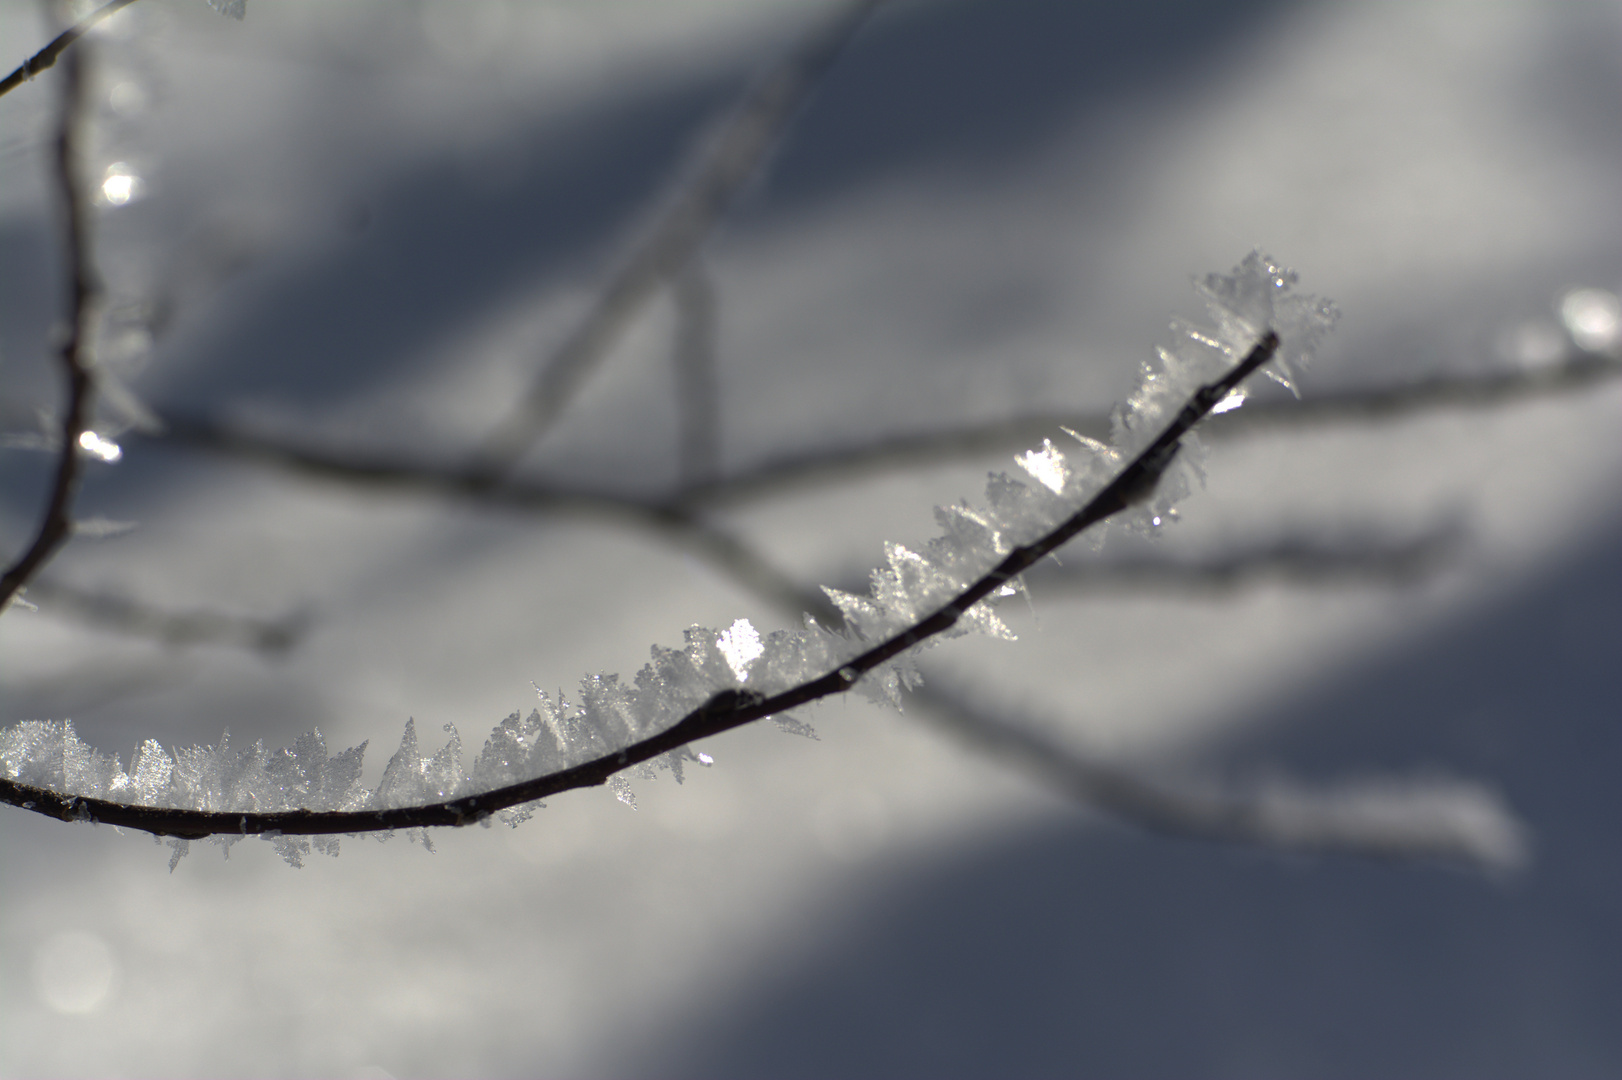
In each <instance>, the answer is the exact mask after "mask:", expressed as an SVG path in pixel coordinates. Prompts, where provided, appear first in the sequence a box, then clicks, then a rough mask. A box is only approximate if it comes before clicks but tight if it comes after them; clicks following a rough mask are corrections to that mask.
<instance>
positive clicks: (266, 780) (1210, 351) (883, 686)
mask: <svg viewBox="0 0 1622 1080" xmlns="http://www.w3.org/2000/svg"><path fill="white" fill-rule="evenodd" d="M1292 280H1293V276H1291V275H1288V274H1287V272H1285V271H1282V270H1280V269H1279V268H1278V267H1276V266H1275V265H1273V264H1272V263H1271V262H1269V261H1267V260H1266V259H1265V258H1263V257H1261V256H1259V255H1252V256H1251V257H1250V258H1249V259H1247V260H1246V262H1245V263H1244V264H1243V265H1242V266H1241V267H1240V268H1239V270H1238V271H1236V274H1235V275H1234V276H1233V277H1217V276H1216V275H1212V276H1211V277H1210V278H1208V279H1207V281H1206V283H1205V285H1204V286H1203V291H1204V292H1205V293H1206V296H1207V300H1208V304H1209V306H1210V308H1211V311H1212V314H1213V315H1214V316H1215V317H1216V319H1217V321H1218V323H1219V327H1218V329H1217V330H1215V331H1192V330H1191V331H1190V332H1189V333H1188V334H1187V335H1186V338H1185V340H1184V341H1183V342H1182V343H1181V345H1180V346H1179V349H1178V351H1177V352H1176V353H1172V352H1165V351H1163V352H1162V360H1163V366H1162V368H1161V369H1160V370H1158V371H1154V372H1151V373H1150V374H1149V375H1148V377H1147V379H1146V381H1145V383H1144V384H1143V386H1142V387H1141V388H1140V390H1139V391H1138V393H1137V394H1135V395H1134V396H1133V398H1132V399H1131V400H1130V401H1129V402H1128V403H1127V405H1126V406H1125V407H1124V408H1123V409H1122V410H1121V411H1120V412H1119V414H1118V416H1117V422H1116V425H1115V426H1116V432H1115V436H1116V438H1115V444H1114V445H1113V446H1105V445H1103V444H1099V443H1095V442H1093V441H1092V440H1086V439H1081V440H1080V441H1081V442H1082V446H1083V450H1084V456H1083V457H1082V459H1081V460H1080V461H1077V460H1075V459H1073V458H1071V457H1070V456H1067V455H1066V454H1064V453H1063V452H1061V451H1060V450H1059V449H1058V448H1056V447H1055V446H1053V444H1052V443H1051V442H1044V446H1043V448H1042V449H1041V450H1038V451H1032V452H1031V453H1029V454H1027V455H1025V457H1024V458H1023V459H1022V461H1021V464H1022V465H1023V467H1024V468H1025V469H1026V471H1027V472H1029V473H1030V474H1031V476H1032V477H1034V478H1035V479H1036V481H1038V483H1037V485H1036V486H1034V487H1031V486H1027V485H1024V484H1020V483H1017V482H1015V481H1012V480H1009V479H1007V478H1006V477H1004V478H994V479H993V482H992V484H991V486H990V488H989V489H988V495H989V496H990V500H991V505H990V507H989V508H988V509H986V510H975V509H973V508H971V507H968V506H966V505H960V506H954V507H947V508H941V509H940V510H938V511H937V517H938V519H939V520H940V522H941V524H942V525H943V526H944V528H945V530H946V531H945V534H944V535H943V536H941V537H939V538H938V539H936V540H935V541H933V542H931V544H930V545H929V546H928V548H927V550H926V551H924V552H914V551H911V550H908V549H906V548H903V547H901V546H900V545H891V547H890V549H889V562H890V567H889V569H888V570H887V571H883V572H877V573H875V576H874V587H873V591H872V594H871V596H870V597H868V598H863V597H857V596H852V595H849V594H842V593H836V592H830V594H829V595H830V599H832V600H833V601H834V602H835V604H837V605H838V607H839V608H840V610H841V612H842V614H843V616H844V620H845V625H846V627H847V632H846V633H844V634H838V633H834V632H831V631H830V630H828V629H826V628H824V627H822V626H820V625H819V624H818V623H816V621H815V620H811V619H808V620H807V622H806V626H805V627H804V629H802V630H800V631H795V632H789V631H779V632H776V633H774V634H772V635H770V637H769V638H768V639H767V640H766V641H765V642H762V641H761V639H760V638H759V636H758V635H757V634H756V633H755V632H754V630H753V628H752V627H750V626H749V625H748V623H747V622H745V621H743V620H740V621H739V623H738V624H736V625H735V626H734V627H733V628H732V629H731V630H729V631H727V632H726V633H725V634H722V635H720V637H716V636H714V635H713V633H712V632H709V631H702V630H699V629H697V628H695V629H694V630H691V631H689V633H688V645H687V648H686V649H685V650H680V651H678V650H660V649H656V650H655V662H654V664H652V665H649V666H648V667H647V668H645V669H644V670H643V672H642V673H641V674H640V675H639V676H638V678H637V680H636V683H635V686H634V687H627V686H621V685H620V684H619V682H618V680H617V679H615V678H613V677H611V676H601V677H597V678H595V679H588V680H587V682H586V683H585V684H584V687H583V694H582V696H583V698H584V699H585V700H584V703H583V707H582V708H579V709H573V710H571V709H569V708H566V707H565V703H564V702H563V701H562V698H561V695H560V697H559V701H558V703H557V704H556V706H554V705H553V704H552V703H551V702H549V701H546V700H545V699H544V698H543V706H544V708H545V710H546V715H544V716H542V715H541V712H540V710H537V711H536V712H535V713H533V714H532V715H531V717H530V719H529V720H528V721H521V720H520V719H519V718H518V715H517V714H514V716H513V717H511V718H509V720H508V721H507V722H506V723H504V724H503V725H502V726H501V727H500V728H498V729H497V730H496V732H494V733H493V734H492V737H491V740H490V742H489V743H487V744H486V746H485V748H484V753H483V754H482V755H481V757H480V759H479V763H478V765H477V766H476V767H475V769H474V774H473V776H472V777H466V776H464V775H463V774H462V773H461V768H460V761H459V754H460V743H459V741H458V740H457V738H456V737H455V735H454V734H453V736H452V741H451V744H450V745H448V746H447V747H446V748H445V749H444V750H442V751H440V752H439V753H438V754H436V755H435V756H434V757H433V758H422V757H421V756H420V755H419V754H418V751H417V745H416V737H415V730H414V728H413V727H412V726H411V725H409V724H408V725H407V734H406V739H405V741H404V742H403V743H402V746H401V749H400V751H399V752H398V753H397V754H396V755H395V756H394V758H393V759H392V760H391V761H390V763H389V767H388V768H387V769H386V770H385V772H384V777H383V782H382V784H381V785H380V786H379V788H378V789H377V791H375V792H364V791H361V790H360V789H359V788H358V786H357V781H358V774H359V768H360V752H361V751H360V749H359V748H357V749H356V750H352V751H347V752H345V754H342V755H339V756H338V757H337V758H333V759H331V760H330V761H329V760H328V759H327V758H326V756H325V748H324V745H323V744H321V742H320V739H319V736H317V735H313V734H312V735H311V736H307V737H306V740H305V741H301V744H300V746H299V747H296V748H295V749H294V750H290V751H280V752H279V756H278V754H270V755H267V754H266V753H265V752H264V750H263V748H262V747H260V746H255V747H254V748H253V749H252V750H250V751H247V752H236V753H234V754H232V753H227V752H226V747H225V746H224V745H223V744H222V746H221V747H219V748H216V749H204V748H195V749H194V750H193V751H190V752H182V756H181V757H180V758H177V759H170V758H169V757H168V756H167V755H166V754H165V753H164V752H163V751H162V749H161V747H158V746H157V744H156V743H152V742H150V741H149V742H148V743H147V744H146V745H145V746H144V747H143V749H142V752H141V754H140V755H139V756H138V759H137V760H136V761H133V762H132V771H131V772H130V773H124V772H123V771H122V770H121V769H119V768H118V765H117V761H116V759H111V760H109V759H107V758H105V757H104V756H102V755H99V754H97V753H96V752H94V751H92V750H90V749H89V748H88V747H86V746H84V744H82V743H79V742H78V741H77V739H76V737H75V736H74V735H73V733H72V730H71V727H69V726H68V725H66V724H63V725H52V724H48V723H40V722H34V723H25V724H22V725H18V726H17V727H15V728H11V729H8V730H7V731H5V732H4V733H0V735H3V737H4V740H5V742H4V744H3V745H0V765H3V771H4V773H5V777H4V778H3V779H0V800H3V801H6V802H10V803H13V804H16V805H20V806H24V807H25V808H27V809H31V810H34V811H36V812H38V813H42V814H47V815H49V816H53V817H58V818H63V819H68V820H71V819H88V820H95V821H104V822H108V823H111V824H117V825H123V826H128V827H132V828H137V829H143V830H146V831H149V832H153V833H157V834H160V835H163V834H167V835H172V836H177V837H182V838H196V837H201V836H207V835H211V834H219V835H231V834H236V835H246V834H250V833H260V834H269V833H275V834H306V835H327V834H333V833H354V832H371V831H381V830H390V829H402V828H404V829H410V828H421V827H426V826H439V825H465V824H470V823H472V822H474V821H482V820H485V819H488V818H489V817H490V816H491V815H493V814H495V813H497V812H500V811H504V810H509V809H511V808H523V807H524V806H525V805H526V804H530V803H533V802H535V801H536V800H539V799H542V798H544V797H546V796H548V795H552V794H556V793H558V792H562V791H568V790H571V789H574V788H580V787H589V786H595V785H600V784H603V783H607V782H609V781H610V780H611V779H613V778H615V777H616V776H617V774H620V773H621V772H622V771H624V770H626V769H628V768H631V767H634V766H637V765H640V764H644V763H650V762H653V761H655V760H656V759H657V760H659V761H660V762H661V763H663V764H665V765H666V766H668V767H670V768H672V769H673V770H679V769H680V767H681V764H682V762H683V761H684V760H689V759H691V752H690V751H689V750H688V744H689V743H691V742H693V741H695V740H698V739H702V738H706V737H708V736H711V735H716V734H720V733H722V732H725V731H729V730H731V729H733V728H736V727H739V726H742V725H744V724H747V723H751V722H753V721H755V720H758V719H761V718H764V717H767V716H778V717H780V718H782V716H783V714H786V713H788V712H790V710H793V709H796V708H798V707H799V706H802V705H805V704H808V703H810V702H813V701H817V700H819V699H821V698H824V697H827V696H830V695H834V694H841V693H844V692H846V691H848V690H850V689H852V688H853V687H861V688H863V689H864V691H865V692H867V693H869V694H871V695H876V696H878V697H880V698H885V697H888V698H891V699H892V700H898V695H899V693H900V690H901V687H902V686H903V685H908V686H910V685H914V684H915V683H916V673H915V671H914V669H913V668H912V666H911V664H912V660H913V658H914V656H915V654H916V652H917V650H918V648H919V647H920V646H922V645H925V644H927V643H929V642H931V641H932V639H934V638H936V637H938V636H941V635H955V634H958V633H964V632H967V630H968V628H969V627H971V626H974V627H979V628H981V629H984V630H987V631H989V632H992V633H1001V634H1005V633H1006V628H1004V627H1002V624H1001V623H1000V621H998V620H997V619H996V616H995V615H994V614H993V613H992V611H991V608H990V607H989V606H988V602H989V601H990V600H992V599H994V598H995V597H997V596H1002V595H1007V594H1010V593H1012V592H1014V591H1017V587H1016V584H1015V583H1016V579H1018V578H1019V576H1020V575H1021V574H1023V573H1024V572H1025V571H1026V570H1028V569H1029V568H1030V567H1031V566H1033V565H1034V564H1035V563H1037V562H1038V561H1039V560H1041V559H1042V558H1044V557H1045V556H1047V555H1048V554H1050V553H1052V552H1053V551H1055V550H1056V549H1057V548H1059V547H1060V546H1062V545H1063V544H1065V543H1066V542H1068V541H1069V540H1070V539H1072V538H1074V537H1075V536H1076V535H1077V534H1079V533H1080V532H1082V531H1083V530H1085V529H1087V528H1089V527H1091V526H1093V525H1096V524H1098V523H1099V522H1101V521H1104V520H1105V519H1108V518H1111V517H1114V516H1116V515H1120V514H1121V513H1122V512H1123V511H1126V510H1128V509H1129V508H1138V509H1137V510H1136V511H1135V514H1136V516H1141V517H1144V518H1146V522H1158V521H1159V520H1160V515H1161V514H1163V513H1167V512H1169V505H1170V501H1171V500H1172V499H1173V498H1174V497H1175V496H1176V495H1177V494H1178V493H1179V492H1178V491H1177V490H1176V488H1177V485H1175V484H1173V485H1169V487H1170V488H1171V490H1169V491H1165V490H1161V489H1162V488H1164V487H1167V486H1168V485H1164V484H1163V483H1162V480H1163V478H1164V477H1165V476H1166V474H1167V471H1168V469H1169V468H1171V467H1172V465H1173V463H1174V460H1175V459H1176V457H1177V451H1178V449H1179V448H1180V446H1181V444H1182V440H1183V439H1184V438H1185V437H1186V436H1187V435H1188V434H1189V432H1190V431H1191V430H1192V429H1193V428H1194V426H1195V425H1196V424H1197V423H1198V422H1199V421H1200V420H1201V419H1202V418H1203V417H1204V416H1205V415H1206V414H1207V413H1209V412H1210V411H1211V410H1212V409H1213V408H1214V407H1215V406H1217V405H1218V403H1220V402H1223V401H1230V400H1234V398H1233V397H1231V396H1230V395H1234V394H1235V393H1236V391H1237V389H1238V387H1239V385H1240V384H1241V383H1242V382H1243V381H1244V379H1245V378H1246V377H1248V376H1249V375H1251V374H1252V373H1254V372H1255V371H1256V370H1257V369H1259V368H1261V367H1262V365H1264V364H1266V363H1268V362H1269V361H1276V365H1277V366H1278V367H1279V368H1280V369H1281V370H1283V371H1285V372H1287V371H1288V364H1289V362H1290V360H1291V359H1295V360H1300V359H1303V358H1304V357H1305V356H1306V355H1307V354H1308V353H1309V352H1310V350H1311V348H1312V346H1313V345H1314V344H1315V341H1316V338H1317V336H1318V335H1320V334H1321V333H1322V332H1323V330H1324V329H1326V328H1327V327H1328V325H1329V324H1330V323H1331V322H1332V320H1333V310H1332V308H1330V307H1328V305H1326V304H1323V303H1321V302H1316V301H1313V300H1312V298H1310V297H1291V296H1287V295H1285V294H1286V292H1287V289H1288V286H1289V284H1290V282H1291V281H1292ZM1279 326H1282V327H1284V328H1286V329H1287V331H1288V334H1287V337H1286V341H1285V343H1282V344H1281V339H1280V335H1279V332H1278V330H1277V329H1275V327H1279ZM1258 332H1259V340H1255V339H1256V337H1257V335H1258ZM1246 339H1252V340H1255V343H1254V344H1253V345H1252V346H1250V347H1249V349H1248V352H1245V353H1244V354H1243V356H1242V358H1240V359H1238V361H1237V363H1236V362H1235V357H1239V356H1240V350H1241V349H1242V348H1244V346H1243V345H1241V344H1240V343H1241V342H1243V341H1245V340H1246ZM1205 379H1210V380H1211V381H1209V382H1205V381H1203V380H1205ZM1191 389H1192V393H1191V394H1189V396H1188V398H1187V400H1186V401H1183V404H1182V406H1181V408H1178V407H1177V405H1178V402H1179V401H1181V400H1182V395H1184V394H1185V393H1189V391H1190V390H1191ZM1168 418H1169V419H1168ZM1162 425H1163V426H1162ZM1157 431H1158V433H1157ZM1078 438H1079V437H1078ZM1179 482H1186V477H1184V476H1179ZM1100 484H1101V485H1102V487H1101V488H1100V487H1099V485H1100ZM993 560H994V561H993ZM988 561H990V563H991V564H990V565H989V566H988V565H987V563H988ZM811 672H819V674H816V675H814V676H812V675H810V673H811ZM537 763H539V764H542V765H554V766H558V767H552V768H545V769H542V770H541V771H539V773H538V774H535V773H532V772H531V770H532V768H533V766H535V765H536V764H537ZM525 773H531V775H528V776H527V777H526V776H525V775H524V774H525ZM678 776H679V771H678ZM503 781H505V782H503ZM469 788H472V789H474V790H472V791H469V790H468V789H469ZM121 794H122V795H123V796H124V798H122V799H120V798H118V796H119V795H121ZM435 795H437V796H438V798H437V799H436V798H433V797H432V796H435ZM109 796H111V797H109ZM424 796H428V798H424ZM267 803H269V804H271V805H270V806H266V805H265V804H267ZM312 804H313V806H312Z"/></svg>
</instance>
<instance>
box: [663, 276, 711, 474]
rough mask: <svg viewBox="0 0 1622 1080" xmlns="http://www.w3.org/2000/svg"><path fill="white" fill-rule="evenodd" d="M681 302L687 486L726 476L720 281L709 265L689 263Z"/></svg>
mask: <svg viewBox="0 0 1622 1080" xmlns="http://www.w3.org/2000/svg"><path fill="white" fill-rule="evenodd" d="M671 293H672V296H673V298H674V299H675V301H676V334H675V338H676V341H675V350H674V351H675V357H674V360H675V368H676V404H677V411H678V413H679V423H680V447H681V450H680V454H679V458H680V466H681V483H682V486H684V487H688V486H691V485H694V484H702V483H705V482H707V481H710V480H714V479H715V478H716V477H717V476H718V475H720V472H721V388H720V386H719V385H718V384H717V381H716V363H717V357H716V350H717V343H716V336H717V324H718V321H719V320H718V319H717V317H716V296H715V283H714V282H713V281H712V280H711V279H710V275H709V273H708V271H706V270H705V268H704V266H703V263H702V262H701V261H700V260H698V259H694V260H692V261H691V262H689V263H688V264H687V269H686V270H684V271H683V272H682V273H681V275H680V276H679V277H677V278H676V280H675V282H674V286H673V288H672V289H671Z"/></svg>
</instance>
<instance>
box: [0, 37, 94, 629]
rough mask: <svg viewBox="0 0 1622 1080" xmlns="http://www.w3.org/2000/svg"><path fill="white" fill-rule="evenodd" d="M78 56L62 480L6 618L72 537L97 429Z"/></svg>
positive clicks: (70, 149) (65, 163)
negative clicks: (84, 450) (85, 451)
mask: <svg viewBox="0 0 1622 1080" xmlns="http://www.w3.org/2000/svg"><path fill="white" fill-rule="evenodd" d="M80 68H81V65H80V62H79V54H78V53H77V52H72V53H69V54H68V57H67V59H66V61H64V63H63V76H64V78H63V82H62V105H61V115H60V118H59V121H58V131H57V139H56V156H55V165H56V187H57V192H58V194H59V196H60V200H61V203H62V224H63V240H64V246H65V247H66V249H67V251H66V261H67V269H68V310H69V315H68V326H67V336H66V339H65V340H64V341H63V342H62V348H61V352H60V353H59V359H60V360H61V365H62V374H63V376H64V377H65V378H66V380H67V408H66V409H64V410H63V416H62V427H61V438H62V445H61V446H60V447H59V448H58V450H57V460H56V475H55V478H54V480H53V482H52V484H51V494H50V499H49V500H48V501H47V503H46V506H45V512H44V515H43V516H42V517H41V519H40V524H39V530H38V532H37V533H36V534H35V536H34V542H33V543H32V544H30V545H29V546H28V550H27V551H25V552H23V554H22V555H21V556H20V557H19V558H18V559H17V561H16V562H14V563H12V564H11V566H10V567H8V568H7V569H6V572H5V574H4V575H3V576H0V611H4V610H5V609H6V608H7V607H8V606H9V605H10V604H11V601H12V598H13V597H15V596H16V595H17V594H18V593H19V592H20V591H22V589H24V588H25V587H27V585H28V582H29V581H30V580H31V579H32V578H33V577H34V575H35V574H37V573H39V571H40V569H41V568H42V567H43V566H44V565H45V564H46V563H48V562H50V561H51V558H52V557H53V556H54V555H55V554H56V553H57V551H58V550H60V548H61V547H62V545H63V544H65V543H67V541H68V538H69V537H70V536H72V535H73V500H74V497H75V496H76V495H77V494H78V490H79V480H80V478H81V475H82V473H83V469H84V460H83V457H82V456H81V454H80V453H79V438H80V436H81V435H83V434H84V433H85V431H86V429H88V428H89V426H90V412H91V401H92V397H93V395H94V391H95V383H94V380H93V379H92V377H91V374H90V368H89V365H88V364H87V363H86V361H85V355H84V351H85V344H86V340H87V339H88V337H89V334H90V323H91V318H92V310H91V309H92V306H93V303H94V300H95V295H96V280H95V272H94V270H93V269H92V268H91V262H90V237H89V233H88V229H89V223H88V221H87V220H86V219H87V218H88V216H89V214H88V206H87V202H88V201H87V200H86V199H85V198H84V196H83V193H82V192H81V191H80V190H79V171H78V165H79V163H78V157H79V151H78V139H79V128H80V125H81V122H82V121H81V116H80V113H81V112H82V110H83V108H84V97H85V93H84V82H85V80H84V76H83V72H82V71H81V70H80Z"/></svg>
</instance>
